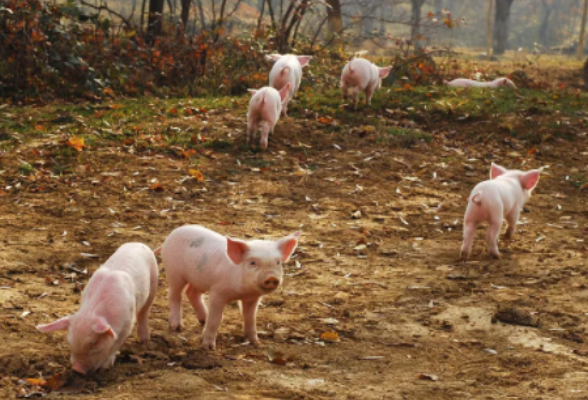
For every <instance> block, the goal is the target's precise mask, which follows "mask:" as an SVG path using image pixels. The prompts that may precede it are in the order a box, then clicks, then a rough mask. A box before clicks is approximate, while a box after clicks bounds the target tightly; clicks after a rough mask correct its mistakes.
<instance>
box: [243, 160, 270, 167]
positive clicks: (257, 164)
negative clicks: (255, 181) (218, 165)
mask: <svg viewBox="0 0 588 400" xmlns="http://www.w3.org/2000/svg"><path fill="white" fill-rule="evenodd" d="M240 161H241V164H244V165H247V166H250V167H251V168H268V167H270V166H272V165H275V163H276V162H275V161H273V160H264V159H263V158H245V159H242V160H241V159H240Z"/></svg>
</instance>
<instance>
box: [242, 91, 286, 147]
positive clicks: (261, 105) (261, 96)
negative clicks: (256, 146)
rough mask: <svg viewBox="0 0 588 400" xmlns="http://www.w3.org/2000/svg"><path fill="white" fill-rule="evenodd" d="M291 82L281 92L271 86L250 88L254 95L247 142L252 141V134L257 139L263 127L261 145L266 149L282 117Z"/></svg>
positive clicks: (251, 103)
mask: <svg viewBox="0 0 588 400" xmlns="http://www.w3.org/2000/svg"><path fill="white" fill-rule="evenodd" d="M289 89H290V84H289V83H288V84H286V86H284V87H283V88H282V89H281V90H280V91H279V92H278V91H277V90H276V89H274V88H272V87H269V86H266V87H264V88H261V89H259V90H254V89H249V91H250V92H251V93H253V97H252V98H251V101H250V102H249V112H248V113H247V144H248V145H249V144H250V142H251V136H253V139H255V135H256V134H257V132H258V131H259V126H260V125H262V128H261V141H260V147H261V148H262V149H264V150H265V149H266V148H267V145H268V141H269V134H270V133H272V132H273V131H274V128H275V126H276V124H277V123H278V120H279V119H280V111H281V110H282V102H283V101H284V100H285V99H286V96H287V93H288V90H289Z"/></svg>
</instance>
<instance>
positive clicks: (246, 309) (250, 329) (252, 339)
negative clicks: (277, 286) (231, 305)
mask: <svg viewBox="0 0 588 400" xmlns="http://www.w3.org/2000/svg"><path fill="white" fill-rule="evenodd" d="M258 305H259V297H258V298H256V299H253V300H243V301H241V308H242V312H243V330H244V333H245V337H246V338H247V340H248V341H249V343H251V344H252V345H254V346H259V345H260V342H259V338H258V337H257V327H256V322H255V321H256V319H257V306H258Z"/></svg>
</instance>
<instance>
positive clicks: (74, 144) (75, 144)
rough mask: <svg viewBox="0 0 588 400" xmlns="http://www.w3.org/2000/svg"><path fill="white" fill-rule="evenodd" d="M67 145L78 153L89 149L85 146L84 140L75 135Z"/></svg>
mask: <svg viewBox="0 0 588 400" xmlns="http://www.w3.org/2000/svg"><path fill="white" fill-rule="evenodd" d="M65 144H66V145H67V146H69V147H71V148H73V149H76V150H77V151H82V149H83V148H84V147H87V146H86V145H85V144H84V138H83V137H77V136H76V135H73V137H72V138H71V139H69V140H68V141H67V142H65Z"/></svg>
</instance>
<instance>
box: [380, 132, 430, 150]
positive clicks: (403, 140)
mask: <svg viewBox="0 0 588 400" xmlns="http://www.w3.org/2000/svg"><path fill="white" fill-rule="evenodd" d="M387 134H388V135H389V136H390V137H392V139H393V141H394V142H397V143H399V144H400V145H401V146H402V147H405V148H408V147H412V146H414V145H416V144H417V143H418V142H421V141H424V142H429V141H431V135H430V134H428V133H426V132H423V131H420V130H417V129H408V128H398V127H391V128H388V129H387ZM384 140H385V139H384Z"/></svg>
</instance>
